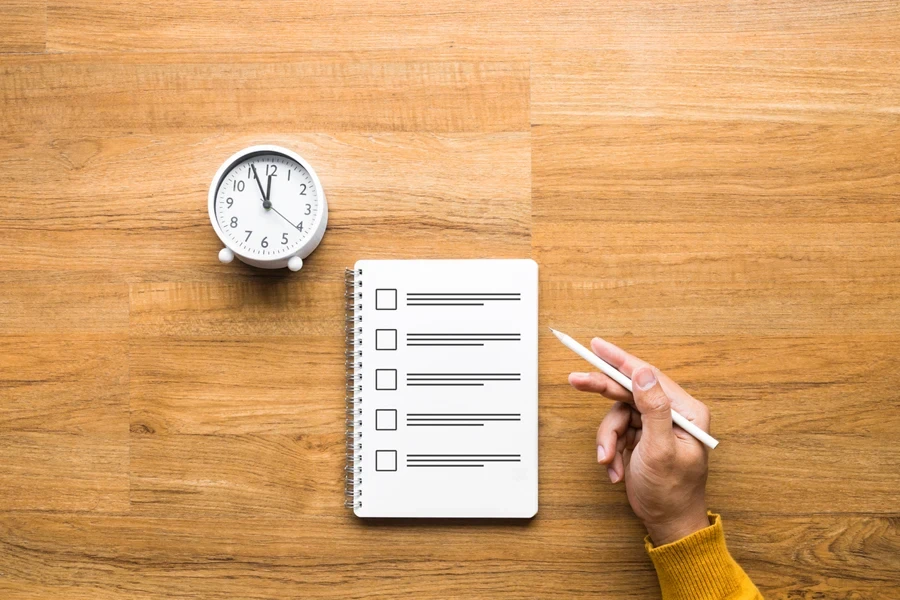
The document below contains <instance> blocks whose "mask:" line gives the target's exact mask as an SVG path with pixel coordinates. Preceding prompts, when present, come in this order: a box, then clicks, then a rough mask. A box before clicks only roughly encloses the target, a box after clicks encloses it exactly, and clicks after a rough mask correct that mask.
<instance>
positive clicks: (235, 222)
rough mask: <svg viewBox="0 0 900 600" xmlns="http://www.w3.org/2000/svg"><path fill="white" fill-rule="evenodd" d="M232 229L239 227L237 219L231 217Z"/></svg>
mask: <svg viewBox="0 0 900 600" xmlns="http://www.w3.org/2000/svg"><path fill="white" fill-rule="evenodd" d="M231 227H237V217H231Z"/></svg>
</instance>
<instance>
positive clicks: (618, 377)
mask: <svg viewBox="0 0 900 600" xmlns="http://www.w3.org/2000/svg"><path fill="white" fill-rule="evenodd" d="M550 331H552V332H553V335H555V336H556V337H557V338H559V341H561V342H562V343H563V345H564V346H565V347H566V348H568V349H569V350H571V351H572V352H574V353H575V354H577V355H578V356H580V357H581V358H583V359H584V360H586V361H588V362H589V363H591V364H592V365H594V366H595V367H597V368H598V369H600V370H601V371H603V372H604V373H605V374H606V375H608V376H609V377H610V379H612V380H613V381H616V382H618V383H619V384H621V385H622V387H624V388H625V389H626V390H628V391H629V392H633V390H632V387H631V379H629V378H628V377H627V376H626V375H623V374H622V373H621V372H620V371H619V370H618V369H616V368H615V367H614V366H612V365H611V364H609V363H608V362H606V361H605V360H603V359H602V358H600V357H599V356H597V355H596V354H594V353H593V352H591V351H590V350H588V349H587V348H585V347H584V346H582V345H581V344H579V343H578V342H576V341H575V340H573V339H572V338H570V337H569V336H567V335H566V334H564V333H563V332H561V331H557V330H555V329H553V328H552V327H551V328H550ZM672 421H673V422H674V423H675V424H676V425H678V426H679V427H681V428H682V429H684V430H685V431H687V432H688V433H689V434H691V435H692V436H694V437H695V438H696V439H697V440H698V441H699V442H700V443H701V444H703V445H705V446H708V447H709V448H710V449H713V448H715V447H716V446H718V445H719V442H718V440H716V438H714V437H713V436H711V435H709V434H708V433H706V432H705V431H703V430H702V429H700V428H699V427H697V426H696V425H694V424H693V423H691V422H690V421H688V420H687V419H685V418H684V416H682V415H681V414H679V413H678V412H676V411H675V410H672Z"/></svg>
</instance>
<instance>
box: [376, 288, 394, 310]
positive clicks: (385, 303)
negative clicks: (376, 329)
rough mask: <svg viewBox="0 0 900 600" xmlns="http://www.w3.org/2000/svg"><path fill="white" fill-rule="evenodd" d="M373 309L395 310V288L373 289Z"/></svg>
mask: <svg viewBox="0 0 900 600" xmlns="http://www.w3.org/2000/svg"><path fill="white" fill-rule="evenodd" d="M375 310H397V290H391V289H381V290H375Z"/></svg>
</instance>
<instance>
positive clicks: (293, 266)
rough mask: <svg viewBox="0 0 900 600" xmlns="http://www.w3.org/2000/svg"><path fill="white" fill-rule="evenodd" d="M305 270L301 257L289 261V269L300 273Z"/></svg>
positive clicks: (294, 257) (293, 257)
mask: <svg viewBox="0 0 900 600" xmlns="http://www.w3.org/2000/svg"><path fill="white" fill-rule="evenodd" d="M302 268H303V259H302V258H300V257H299V256H292V257H291V259H290V260H289V261H288V269H290V270H291V271H299V270H300V269H302Z"/></svg>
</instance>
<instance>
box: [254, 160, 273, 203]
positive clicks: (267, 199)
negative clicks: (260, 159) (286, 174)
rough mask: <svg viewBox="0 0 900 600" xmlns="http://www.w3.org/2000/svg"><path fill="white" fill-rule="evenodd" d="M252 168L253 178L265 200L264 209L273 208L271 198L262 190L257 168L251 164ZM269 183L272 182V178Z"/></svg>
mask: <svg viewBox="0 0 900 600" xmlns="http://www.w3.org/2000/svg"><path fill="white" fill-rule="evenodd" d="M250 168H251V169H253V177H254V178H255V179H256V185H257V186H258V187H259V193H260V194H262V199H263V208H266V209H268V208H272V203H271V202H269V196H268V194H266V193H265V192H264V191H263V189H262V182H261V181H260V180H259V175H258V174H257V172H256V166H255V165H254V164H253V163H250ZM269 181H270V182H271V181H272V178H271V177H269Z"/></svg>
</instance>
